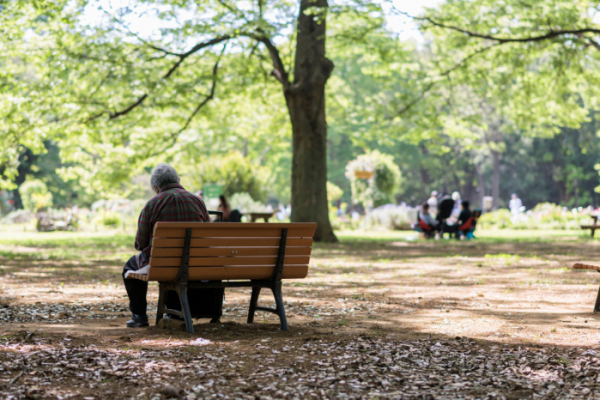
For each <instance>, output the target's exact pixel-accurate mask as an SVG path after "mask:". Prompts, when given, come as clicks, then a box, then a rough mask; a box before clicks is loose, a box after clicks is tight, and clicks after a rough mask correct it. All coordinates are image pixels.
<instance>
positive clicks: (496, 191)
mask: <svg viewBox="0 0 600 400" xmlns="http://www.w3.org/2000/svg"><path fill="white" fill-rule="evenodd" d="M492 162H493V166H494V169H493V171H492V197H493V198H494V199H493V200H492V210H497V209H498V198H499V197H500V152H498V151H494V150H492Z"/></svg>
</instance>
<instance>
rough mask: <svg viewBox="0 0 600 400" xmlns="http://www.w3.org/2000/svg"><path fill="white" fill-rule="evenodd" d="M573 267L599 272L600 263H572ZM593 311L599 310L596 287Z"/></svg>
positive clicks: (599, 295)
mask: <svg viewBox="0 0 600 400" xmlns="http://www.w3.org/2000/svg"><path fill="white" fill-rule="evenodd" d="M573 269H591V270H594V271H598V272H600V265H593V264H585V263H576V264H573ZM594 312H600V289H598V296H596V304H595V305H594Z"/></svg>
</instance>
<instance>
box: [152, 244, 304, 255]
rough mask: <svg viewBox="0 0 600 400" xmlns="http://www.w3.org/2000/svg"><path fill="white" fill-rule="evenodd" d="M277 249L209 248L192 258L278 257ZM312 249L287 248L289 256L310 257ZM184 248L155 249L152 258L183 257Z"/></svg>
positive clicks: (195, 250)
mask: <svg viewBox="0 0 600 400" xmlns="http://www.w3.org/2000/svg"><path fill="white" fill-rule="evenodd" d="M278 250H279V249H278V248H277V247H233V246H232V247H207V248H198V247H196V248H192V249H191V250H190V257H241V256H277V252H278ZM311 250H312V249H311V248H310V247H291V246H290V247H286V249H285V254H286V255H288V256H310V253H311ZM182 253H183V247H179V248H176V247H167V248H161V247H153V248H152V252H151V254H150V256H151V257H154V258H158V257H181V255H182Z"/></svg>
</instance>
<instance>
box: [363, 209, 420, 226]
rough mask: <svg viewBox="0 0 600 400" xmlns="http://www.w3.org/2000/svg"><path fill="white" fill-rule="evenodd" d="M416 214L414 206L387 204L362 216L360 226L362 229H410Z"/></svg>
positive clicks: (415, 219)
mask: <svg viewBox="0 0 600 400" xmlns="http://www.w3.org/2000/svg"><path fill="white" fill-rule="evenodd" d="M417 215H418V211H417V209H416V208H412V207H410V206H406V205H402V206H396V205H394V204H387V205H385V206H382V207H378V208H376V209H374V210H371V211H370V212H369V213H368V214H367V215H366V216H365V218H363V220H362V222H361V224H360V227H361V228H362V229H377V228H379V229H395V230H405V229H411V227H410V225H411V224H412V223H414V222H416V221H417Z"/></svg>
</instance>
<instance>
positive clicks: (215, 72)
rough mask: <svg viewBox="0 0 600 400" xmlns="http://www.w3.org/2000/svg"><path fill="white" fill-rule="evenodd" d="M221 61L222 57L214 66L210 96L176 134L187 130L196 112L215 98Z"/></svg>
mask: <svg viewBox="0 0 600 400" xmlns="http://www.w3.org/2000/svg"><path fill="white" fill-rule="evenodd" d="M223 50H225V48H223ZM221 54H222V53H221ZM219 61H220V58H219V60H217V62H216V63H215V66H214V67H213V74H212V75H213V81H212V86H211V88H210V93H209V94H208V96H206V97H205V98H204V100H202V102H200V104H198V106H197V107H196V109H195V110H194V112H193V113H192V115H190V116H189V118H188V119H187V121H186V122H185V124H184V125H183V126H182V127H181V129H179V130H178V131H177V133H175V135H177V136H178V135H179V134H180V133H181V132H183V131H185V130H186V129H187V128H188V126H190V123H191V122H192V120H193V119H194V117H195V116H196V114H198V112H199V111H200V110H201V109H202V107H204V106H205V105H206V103H208V102H209V101H210V100H212V99H213V98H214V96H215V89H216V87H217V72H218V71H219Z"/></svg>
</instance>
